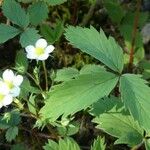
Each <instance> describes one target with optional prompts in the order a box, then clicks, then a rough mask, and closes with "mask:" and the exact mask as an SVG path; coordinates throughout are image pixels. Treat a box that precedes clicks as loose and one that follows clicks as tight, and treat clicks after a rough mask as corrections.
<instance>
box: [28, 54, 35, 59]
mask: <svg viewBox="0 0 150 150" xmlns="http://www.w3.org/2000/svg"><path fill="white" fill-rule="evenodd" d="M27 58H28V59H36V55H35V54H34V53H28V54H27Z"/></svg>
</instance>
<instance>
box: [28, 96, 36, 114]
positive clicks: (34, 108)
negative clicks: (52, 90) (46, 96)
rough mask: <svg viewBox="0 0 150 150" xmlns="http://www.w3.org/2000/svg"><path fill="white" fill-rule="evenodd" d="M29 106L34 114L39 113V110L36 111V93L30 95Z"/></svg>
mask: <svg viewBox="0 0 150 150" xmlns="http://www.w3.org/2000/svg"><path fill="white" fill-rule="evenodd" d="M27 104H28V108H29V111H30V112H31V113H32V114H34V115H37V112H36V104H35V95H32V94H31V95H30V97H29V101H28V103H27Z"/></svg>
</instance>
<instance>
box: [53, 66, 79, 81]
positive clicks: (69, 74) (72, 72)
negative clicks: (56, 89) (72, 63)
mask: <svg viewBox="0 0 150 150" xmlns="http://www.w3.org/2000/svg"><path fill="white" fill-rule="evenodd" d="M78 75H79V71H78V70H77V69H75V68H71V67H70V68H63V69H59V70H57V73H56V78H55V79H54V81H68V80H70V79H72V78H74V77H76V76H78Z"/></svg>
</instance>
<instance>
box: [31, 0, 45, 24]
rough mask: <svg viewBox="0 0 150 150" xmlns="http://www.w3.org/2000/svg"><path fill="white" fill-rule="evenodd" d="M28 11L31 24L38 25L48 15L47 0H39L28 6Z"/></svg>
mask: <svg viewBox="0 0 150 150" xmlns="http://www.w3.org/2000/svg"><path fill="white" fill-rule="evenodd" d="M28 13H29V17H30V22H31V24H33V25H38V24H40V23H42V21H44V20H45V19H46V18H47V17H48V7H47V5H46V3H45V2H42V1H38V2H36V3H33V4H32V5H30V6H29V7H28Z"/></svg>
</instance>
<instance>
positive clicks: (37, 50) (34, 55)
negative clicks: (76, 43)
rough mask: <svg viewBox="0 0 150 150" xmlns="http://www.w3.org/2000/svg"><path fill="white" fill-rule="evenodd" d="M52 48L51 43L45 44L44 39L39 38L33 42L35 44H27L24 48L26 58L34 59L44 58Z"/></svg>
mask: <svg viewBox="0 0 150 150" xmlns="http://www.w3.org/2000/svg"><path fill="white" fill-rule="evenodd" d="M54 49H55V48H54V46H53V45H47V42H46V40H45V39H39V40H37V42H36V43H35V46H33V45H29V46H27V47H26V48H25V50H26V52H27V58H29V59H36V60H46V59H47V58H48V57H49V54H50V53H51V52H53V50H54Z"/></svg>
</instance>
